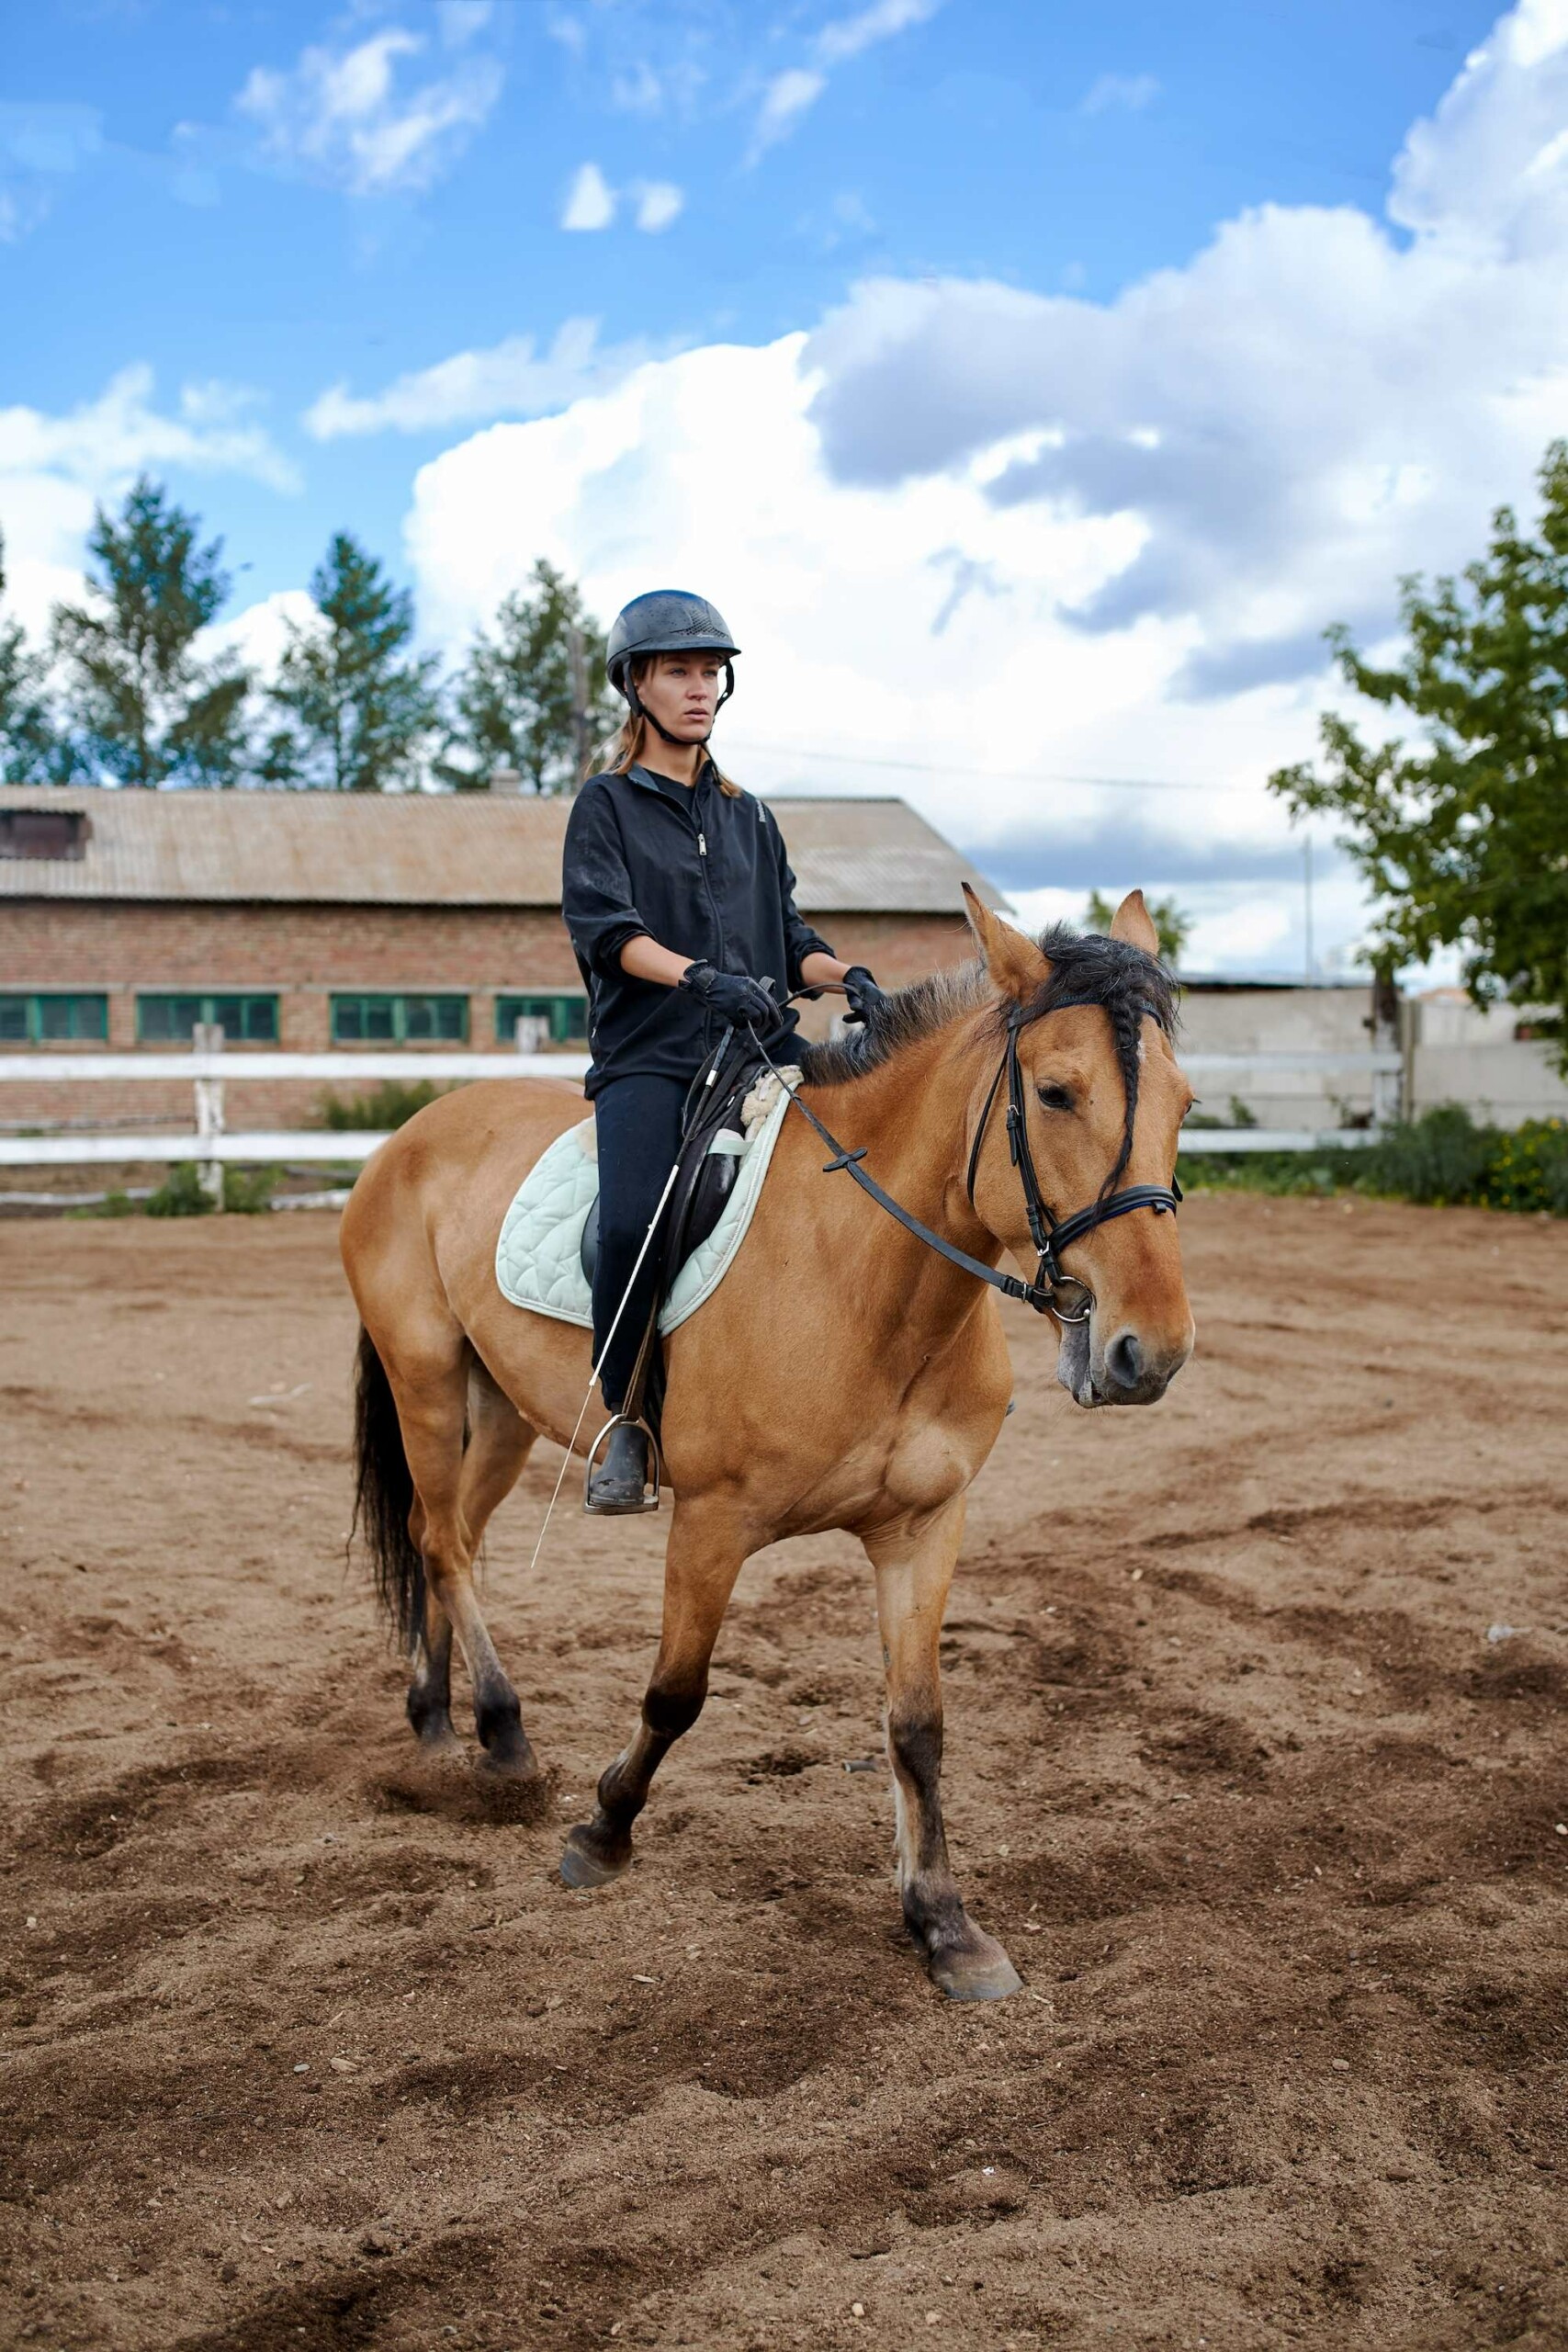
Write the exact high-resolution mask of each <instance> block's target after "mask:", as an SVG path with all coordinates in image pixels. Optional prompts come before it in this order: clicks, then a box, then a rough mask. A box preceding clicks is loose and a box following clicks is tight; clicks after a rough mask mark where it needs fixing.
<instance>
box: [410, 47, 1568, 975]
mask: <svg viewBox="0 0 1568 2352" xmlns="http://www.w3.org/2000/svg"><path fill="white" fill-rule="evenodd" d="M1565 124H1568V5H1564V0H1525V5H1524V6H1522V7H1521V8H1520V9H1519V10H1518V11H1517V13H1516V14H1515V15H1514V16H1513V17H1509V18H1507V19H1505V21H1504V23H1503V24H1502V25H1501V26H1500V28H1498V30H1497V32H1496V34H1495V36H1494V37H1493V39H1492V40H1489V41H1488V43H1487V44H1486V46H1485V47H1484V48H1483V50H1482V51H1478V52H1477V54H1476V55H1475V56H1474V57H1472V59H1471V60H1470V61H1469V62H1467V64H1466V66H1465V68H1464V70H1463V72H1462V73H1461V75H1460V77H1459V79H1458V81H1457V82H1456V84H1455V86H1454V88H1453V90H1452V91H1451V92H1450V95H1449V96H1448V98H1447V99H1446V100H1445V101H1444V103H1443V105H1442V106H1441V107H1438V110H1437V112H1436V114H1435V115H1434V117H1433V118H1432V119H1431V120H1430V121H1429V122H1427V123H1423V124H1421V125H1418V126H1416V129H1415V130H1413V131H1412V133H1411V135H1410V138H1409V140H1408V141H1407V142H1406V144H1405V147H1404V151H1403V153H1402V154H1401V156H1400V158H1399V159H1398V161H1397V164H1396V165H1395V168H1394V172H1393V190H1392V195H1391V198H1390V205H1389V210H1390V215H1391V217H1392V219H1393V220H1394V221H1395V222H1397V223H1398V224H1399V225H1400V226H1401V228H1402V229H1404V230H1405V231H1407V232H1408V233H1407V234H1406V235H1404V237H1396V236H1395V235H1393V233H1391V232H1389V230H1387V229H1386V228H1385V227H1383V226H1382V225H1380V224H1379V223H1378V222H1377V221H1375V220H1371V219H1370V218H1368V217H1367V216H1366V215H1364V214H1362V213H1359V212H1357V211H1354V210H1352V209H1348V208H1344V209H1323V208H1315V207H1305V206H1297V207H1285V206H1269V207H1264V208H1261V209H1258V210H1257V211H1254V212H1250V213H1247V214H1246V215H1244V216H1242V217H1241V218H1239V219H1237V220H1231V221H1228V222H1226V223H1224V225H1223V226H1222V227H1221V228H1220V229H1219V231H1218V232H1216V234H1215V235H1214V237H1213V240H1212V242H1211V243H1210V244H1209V245H1208V246H1207V247H1206V248H1205V249H1204V250H1203V251H1202V252H1201V253H1200V254H1197V255H1196V256H1195V257H1194V258H1193V260H1192V261H1191V262H1190V264H1188V265H1187V266H1184V267H1180V268H1172V269H1168V270H1163V271H1161V272H1159V273H1157V274H1156V276H1154V277H1150V278H1148V279H1146V280H1145V281H1143V282H1142V283H1140V284H1137V285H1134V286H1133V287H1131V288H1128V289H1127V290H1126V292H1124V293H1123V294H1122V296H1121V297H1120V298H1119V299H1118V300H1116V301H1114V302H1111V303H1109V304H1095V303H1090V302H1088V301H1083V300H1068V299H1052V298H1047V297H1043V296H1038V295H1034V294H1030V293H1025V292H1021V291H1019V290H1018V289H1015V288H1003V287H999V286H996V285H987V284H974V283H970V284H964V283H959V282H948V283H937V284H897V283H894V282H891V281H879V282H875V283H873V284H870V285H867V286H864V287H862V288H859V289H857V290H856V292H855V293H854V295H853V296H852V299H851V300H850V301H849V302H848V303H847V304H846V305H845V306H844V308H843V309H842V310H841V311H840V312H838V313H837V314H836V315H834V316H832V317H830V318H829V320H828V321H827V322H825V323H824V325H823V326H822V328H821V329H820V330H819V331H818V333H817V334H815V335H813V336H811V337H810V338H809V339H806V338H801V337H790V338H786V339H785V340H784V342H781V343H777V344H774V345H770V346H768V347H766V348H765V349H761V350H745V349H738V348H734V347H728V346H710V347H708V348H705V349H703V350H698V351H691V352H687V353H685V354H682V356H678V357H674V358H669V359H664V360H660V361H656V362H649V364H647V365H645V366H643V367H640V368H637V369H636V370H635V371H634V372H633V373H632V374H630V375H629V376H628V377H627V378H626V379H625V380H624V381H623V382H621V383H620V384H619V385H618V386H616V387H615V388H614V389H612V390H609V391H607V392H604V393H596V394H594V395H592V396H591V397H587V398H583V399H580V400H577V401H574V402H573V403H572V404H571V406H570V407H569V408H568V409H567V410H566V411H565V412H564V413H562V414H559V415H557V416H553V417H549V418H547V419H541V420H539V421H537V422H534V423H530V424H507V425H498V426H495V427H493V428H492V429H491V431H489V432H486V433H481V434H479V435H475V436H473V437H472V438H471V439H469V440H468V441H466V442H464V443H462V444H461V445H460V446H459V447H456V448H454V449H451V450H449V451H448V452H447V453H446V455H445V456H443V457H441V458H438V459H436V460H435V461H434V463H433V464H431V465H429V466H426V467H425V468H423V469H422V471H421V472H420V474H419V476H418V478H417V481H416V485H415V497H414V504H413V509H412V514H411V516H410V519H409V524H408V545H409V552H410V555H411V558H412V563H413V566H414V569H415V571H416V574H417V577H418V579H419V582H420V585H421V590H422V597H423V612H424V615H425V618H426V621H427V624H428V625H429V626H431V627H432V628H434V629H435V630H436V631H437V632H438V633H439V634H441V635H443V636H445V637H446V638H447V639H451V640H452V641H454V642H456V641H457V640H459V639H461V638H462V637H463V636H464V635H465V634H466V633H467V631H468V628H470V627H471V626H472V625H473V624H474V623H475V622H477V621H479V620H480V619H482V618H483V617H484V616H486V615H488V613H489V612H490V611H491V609H493V606H494V604H495V602H496V601H497V600H498V598H499V597H500V596H501V595H502V594H504V593H505V592H506V591H507V590H508V589H510V588H512V587H513V586H515V585H517V584H519V583H520V582H521V580H522V578H523V576H524V575H525V571H526V569H527V567H528V565H529V564H530V563H531V561H532V560H533V558H534V557H535V556H536V554H539V553H543V554H546V555H547V556H549V557H550V558H551V559H552V560H555V561H557V562H559V563H561V564H563V565H564V566H566V567H567V568H568V569H569V570H570V571H573V572H574V573H577V574H578V575H580V576H581V577H582V578H583V579H584V581H585V582H586V584H587V587H588V591H589V594H590V596H591V599H592V603H593V605H594V606H595V608H596V609H597V610H598V611H599V612H601V613H602V614H604V615H606V616H608V614H610V613H611V612H613V611H614V610H615V608H616V606H617V605H619V604H621V603H622V602H624V601H625V600H626V598H627V597H628V596H630V595H632V594H636V593H637V591H639V590H641V589H644V588H647V587H648V586H649V585H650V584H656V583H657V582H659V581H660V580H668V579H674V580H679V581H682V582H691V583H692V584H694V585H696V586H698V587H700V588H702V589H703V590H704V591H705V593H706V594H711V595H712V596H714V597H715V598H716V601H717V603H718V605H719V606H720V608H721V610H723V611H724V612H725V613H726V615H727V616H728V619H729V620H730V622H731V624H732V625H733V626H734V627H735V628H736V629H737V630H738V632H739V637H740V640H741V643H742V644H743V645H744V646H745V647H746V648H747V649H748V650H747V653H746V655H745V658H744V660H743V661H742V662H741V663H740V665H739V676H740V682H741V692H740V695H739V699H738V701H737V704H736V706H735V709H734V712H733V714H732V715H730V714H727V718H726V741H727V743H728V747H729V749H730V755H731V757H732V759H733V760H734V763H735V764H736V766H737V768H738V769H739V772H740V774H741V775H742V776H743V777H744V778H745V779H746V780H748V781H750V782H755V783H757V784H760V785H761V786H765V787H772V786H794V787H795V788H805V789H817V790H819V789H848V790H865V789H881V790H892V791H903V792H906V793H907V794H908V797H910V798H912V799H913V800H915V801H916V802H917V804H918V805H919V806H921V807H923V808H925V809H927V810H928V811H929V813H930V814H931V816H932V818H933V819H934V820H935V821H937V822H938V823H940V824H942V825H943V826H944V827H945V828H946V829H947V830H948V831H950V832H952V833H954V834H956V835H957V837H958V838H960V839H961V840H963V841H964V842H966V843H967V844H968V845H970V846H972V847H973V848H975V849H976V852H977V853H978V854H980V855H981V857H982V862H987V861H988V862H989V863H990V865H991V866H992V868H993V870H994V871H996V873H997V875H998V879H999V880H1000V881H1001V882H1002V883H1003V885H1004V887H1009V888H1013V889H1015V890H1022V889H1024V888H1035V889H1044V888H1051V889H1055V890H1058V891H1061V892H1064V893H1069V894H1072V895H1073V896H1074V897H1076V898H1079V899H1081V895H1082V892H1083V891H1084V890H1085V889H1087V888H1088V887H1089V885H1090V884H1091V883H1098V884H1100V885H1102V886H1104V887H1108V888H1117V887H1124V886H1125V885H1127V884H1130V883H1133V882H1145V883H1147V884H1148V885H1149V886H1151V887H1153V888H1160V889H1168V888H1174V889H1175V890H1176V891H1177V894H1178V896H1179V898H1181V899H1182V900H1183V901H1184V902H1185V903H1189V904H1190V905H1191V906H1192V907H1193V908H1194V910H1195V911H1197V912H1198V913H1199V914H1200V916H1201V920H1202V922H1203V924H1204V926H1205V928H1204V931H1203V933H1202V934H1201V948H1202V952H1203V957H1204V960H1205V961H1209V960H1214V961H1219V960H1222V959H1224V960H1228V961H1230V962H1231V963H1232V964H1233V965H1235V964H1238V963H1239V964H1246V963H1248V962H1251V961H1254V960H1257V959H1258V958H1259V957H1261V956H1269V958H1271V959H1272V960H1275V961H1278V962H1280V963H1281V964H1288V963H1289V962H1290V961H1291V960H1292V958H1294V957H1297V956H1299V953H1300V944H1301V942H1300V914H1299V909H1300V897H1301V858H1300V843H1299V838H1298V837H1295V836H1292V834H1291V832H1290V831H1289V829H1288V827H1287V825H1286V822H1285V820H1284V817H1283V814H1282V812H1281V810H1280V809H1279V807H1278V806H1277V804H1275V803H1274V802H1272V801H1271V800H1269V798H1268V797H1266V795H1265V793H1264V792H1263V789H1262V786H1263V780H1264V778H1265V777H1266V775H1268V773H1269V770H1270V769H1271V768H1273V767H1274V766H1276V765H1278V764H1280V763H1281V762H1283V761H1286V760H1290V759H1295V758H1299V757H1302V756H1303V755H1306V754H1308V753H1309V752H1311V751H1312V749H1313V747H1314V738H1315V718H1316V712H1317V709H1318V708H1319V707H1320V706H1321V704H1322V703H1323V702H1324V701H1325V700H1329V701H1333V702H1338V701H1340V700H1342V695H1341V694H1340V693H1339V690H1338V689H1337V687H1336V686H1335V685H1334V684H1332V683H1331V682H1330V681H1329V680H1328V679H1327V678H1326V677H1325V672H1324V654H1323V649H1322V646H1321V641H1320V631H1321V629H1322V628H1323V626H1324V624H1325V622H1327V621H1328V620H1330V619H1332V618H1335V617H1337V616H1346V617H1348V618H1349V619H1350V620H1351V621H1352V622H1353V623H1355V624H1357V625H1359V627H1360V628H1362V630H1363V632H1365V631H1366V630H1367V629H1369V628H1371V629H1378V628H1384V627H1386V626H1387V624H1388V623H1389V621H1390V619H1391V618H1392V610H1393V585H1394V583H1395V582H1396V581H1397V579H1398V577H1399V575H1400V574H1401V573H1403V572H1405V571H1411V570H1416V569H1424V570H1427V571H1431V570H1433V569H1435V568H1439V567H1441V568H1452V567H1454V566H1455V565H1457V564H1459V563H1461V562H1463V561H1464V560H1468V559H1469V558H1470V557H1471V556H1472V555H1473V554H1474V553H1475V552H1477V550H1478V548H1479V547H1480V545H1481V543H1482V541H1483V536H1484V532H1485V529H1486V526H1487V519H1488V515H1489V511H1490V509H1491V507H1492V506H1493V504H1494V503H1495V502H1496V501H1497V500H1498V499H1500V498H1504V497H1510V496H1511V497H1513V498H1515V499H1516V500H1517V501H1518V502H1519V503H1521V504H1522V505H1524V506H1525V507H1526V508H1527V510H1528V508H1529V503H1530V500H1531V476H1532V473H1533V469H1534V467H1535V465H1536V463H1537V461H1538V459H1539V458H1540V451H1541V448H1542V447H1543V445H1544V443H1545V442H1546V440H1547V439H1548V438H1549V437H1550V435H1551V434H1552V433H1553V432H1562V431H1568V305H1564V304H1563V302H1562V299H1561V289H1562V283H1563V279H1564V274H1565V269H1568V152H1565V145H1564V141H1563V140H1562V129H1563V126H1564V125H1565ZM520 516H521V517H526V518H527V527H526V528H525V529H524V530H521V531H520V530H519V528H518V518H519V517H520ZM1375 723H1376V722H1375V721H1374V724H1375ZM819 752H828V753H829V754H830V755H831V756H829V757H828V758H820V757H815V756H813V754H814V753H819ZM901 760H902V761H906V762H908V763H911V764H909V765H908V766H907V767H900V766H898V765H897V764H889V763H897V762H899V761H901ZM1086 776H1087V777H1095V776H1099V777H1127V776H1132V777H1140V776H1142V777H1151V776H1152V777H1153V778H1155V779H1156V780H1159V779H1171V778H1177V779H1182V778H1185V779H1189V780H1190V785H1191V789H1190V790H1186V791H1180V792H1168V791H1163V790H1155V789H1153V788H1141V789H1137V790H1120V789H1118V790H1110V789H1103V790H1095V789H1091V788H1090V787H1089V786H1086V785H1084V784H1083V783H1082V782H1081V781H1076V782H1075V781H1070V780H1068V779H1075V778H1076V779H1082V778H1084V777H1086ZM1325 863H1326V862H1325ZM1318 917H1319V922H1318V948H1319V952H1320V954H1321V953H1323V952H1325V950H1327V949H1329V948H1332V947H1333V946H1334V945H1335V944H1336V940H1337V938H1338V937H1340V936H1342V937H1343V938H1344V939H1347V940H1348V939H1350V938H1353V937H1354V936H1356V935H1357V934H1358V933H1359V929H1360V927H1361V922H1362V919H1363V918H1362V913H1361V910H1360V909H1359V900H1358V899H1357V895H1356V892H1355V889H1354V888H1353V886H1352V884H1351V882H1350V880H1349V878H1348V876H1346V875H1345V873H1344V869H1343V868H1340V869H1338V873H1337V876H1335V874H1334V872H1333V869H1332V868H1330V869H1329V870H1327V871H1324V872H1323V873H1322V875H1321V879H1320V894H1319V909H1318Z"/></svg>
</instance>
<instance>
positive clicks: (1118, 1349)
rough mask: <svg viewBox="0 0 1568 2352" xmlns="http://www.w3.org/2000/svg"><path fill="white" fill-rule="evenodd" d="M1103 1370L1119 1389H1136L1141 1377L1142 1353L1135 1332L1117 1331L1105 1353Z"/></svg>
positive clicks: (1142, 1368)
mask: <svg viewBox="0 0 1568 2352" xmlns="http://www.w3.org/2000/svg"><path fill="white" fill-rule="evenodd" d="M1105 1369H1106V1370H1107V1372H1108V1373H1109V1374H1111V1379H1112V1380H1113V1381H1114V1382H1115V1383H1116V1385H1117V1386H1118V1387H1119V1388H1136V1386H1137V1385H1138V1383H1139V1381H1140V1380H1141V1379H1142V1377H1143V1372H1144V1351H1143V1350H1142V1348H1141V1347H1140V1346H1139V1345H1138V1336H1137V1333H1136V1332H1135V1331H1118V1333H1117V1334H1116V1337H1115V1338H1114V1339H1113V1340H1111V1345H1110V1346H1109V1347H1108V1348H1107V1349H1106V1351H1105Z"/></svg>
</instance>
